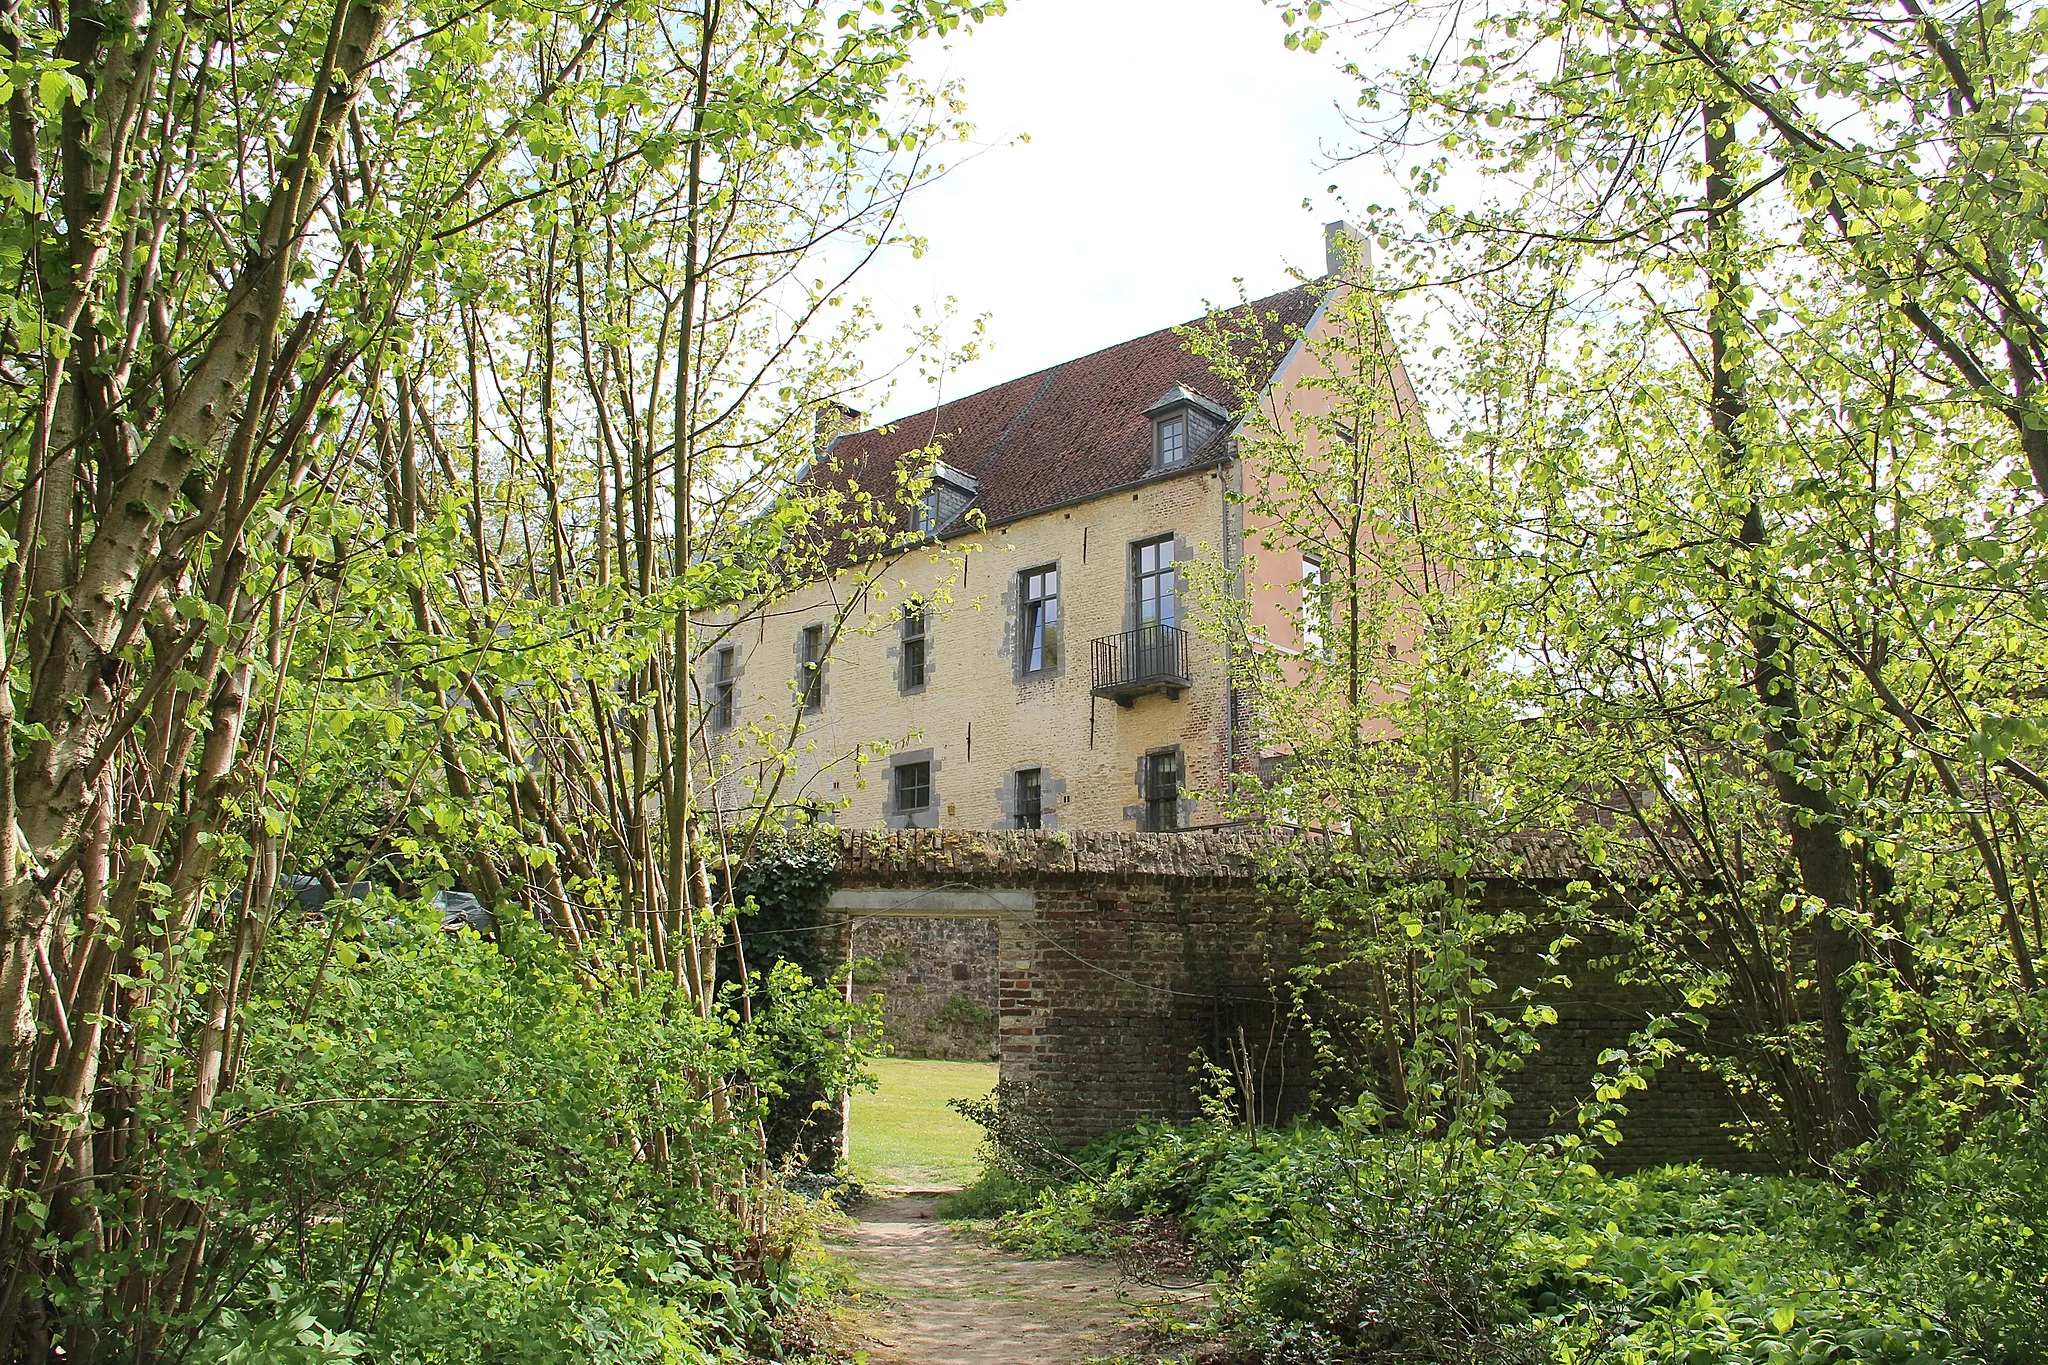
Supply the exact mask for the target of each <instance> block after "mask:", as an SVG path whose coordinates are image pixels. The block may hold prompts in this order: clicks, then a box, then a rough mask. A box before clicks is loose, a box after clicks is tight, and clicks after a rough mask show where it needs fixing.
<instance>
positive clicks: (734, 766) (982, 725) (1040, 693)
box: [702, 465, 1236, 829]
mask: <svg viewBox="0 0 2048 1365" xmlns="http://www.w3.org/2000/svg"><path fill="white" fill-rule="evenodd" d="M1234 469H1235V466H1234V465H1226V466H1223V467H1221V468H1218V467H1211V468H1208V469H1199V470H1194V471H1191V472H1186V473H1181V474H1179V475H1176V476H1169V477H1161V478H1157V479H1153V480H1150V481H1148V482H1146V483H1144V484H1141V485H1140V486H1138V487H1137V488H1134V489H1126V490H1122V491H1119V492H1116V493H1113V494H1111V495H1109V496H1107V497H1103V498H1098V499H1095V500H1093V501H1091V502H1086V503H1081V504H1079V505H1077V506H1074V507H1069V508H1063V509H1057V510H1054V511H1050V512H1043V513H1040V514H1038V515H1036V516H1032V517H1028V518H1024V519H1022V520H1019V521H1018V522H1016V523H1014V524H1012V525H1009V526H999V527H998V526H991V527H988V528H986V529H985V530H981V531H976V532H972V533H970V534H967V535H963V536H958V537H954V538H950V539H947V540H945V541H943V542H940V543H939V544H938V545H936V546H934V547H931V548H928V549H921V550H916V551H912V552H910V553H907V554H906V555H904V556H903V557H902V558H901V559H900V560H898V561H897V562H896V563H894V564H892V565H891V566H889V568H888V569H887V570H886V571H884V572H882V573H880V574H879V575H877V576H876V577H875V579H874V581H873V583H872V586H870V587H867V588H866V590H865V591H863V582H864V580H865V578H866V577H867V575H865V574H861V573H858V572H849V573H846V574H841V575H839V576H838V577H836V578H835V579H833V580H831V581H830V582H829V583H821V584H818V585H816V586H815V587H811V588H807V589H804V590H802V591H800V592H798V593H795V594H792V595H791V596H789V597H786V598H783V599H781V600H779V601H777V602H775V603H773V604H770V605H769V606H767V607H765V608H763V609H762V610H760V611H757V612H754V613H752V614H751V615H750V616H749V617H748V618H746V619H745V620H743V621H741V622H739V623H737V624H736V625H735V626H734V627H733V628H732V630H731V633H730V634H729V635H727V636H725V637H724V640H723V642H722V643H723V644H724V645H725V646H729V647H731V648H732V649H733V650H734V651H735V654H736V658H735V660H734V662H735V663H736V664H737V670H736V672H737V677H736V679H735V684H734V689H733V699H734V708H733V709H734V715H733V722H734V724H733V727H732V729H731V731H730V732H728V737H727V740H726V742H725V743H724V744H723V745H722V746H721V754H722V761H723V762H724V763H725V764H726V765H727V766H728V770H729V771H728V776H727V778H726V780H725V782H724V783H723V784H722V787H721V793H720V796H721V801H722V802H723V803H724V804H725V805H726V806H727V807H728V808H733V807H736V806H738V805H743V804H746V803H748V802H749V801H750V800H751V799H753V793H752V792H751V791H750V790H749V786H750V784H751V785H759V784H761V783H764V782H765V781H768V780H771V778H772V770H770V769H766V768H764V767H763V766H762V765H761V764H760V763H759V762H758V754H759V753H760V752H762V751H763V749H764V746H772V745H774V744H775V743H776V742H777V741H778V740H780V739H783V738H786V737H787V736H788V735H790V734H791V733H797V734H798V739H797V742H796V749H797V753H796V755H795V762H794V765H793V768H792V770H791V771H790V773H789V774H788V776H787V777H786V778H785V779H784V786H783V789H782V791H781V793H780V794H779V795H780V799H783V800H796V801H808V802H812V803H815V804H816V805H818V806H819V807H821V808H823V809H824V810H825V811H827V812H830V818H831V819H832V820H834V821H835V822H836V823H838V824H841V825H844V826H847V827H850V828H879V827H883V826H885V825H894V826H903V825H912V824H914V825H915V826H916V827H917V828H935V827H944V828H960V829H1010V828H1015V827H1016V822H1015V816H1014V812H1013V811H1012V810H1011V809H1010V807H1011V803H1012V799H1013V796H1014V791H1015V787H1014V781H1015V774H1016V772H1017V770H1018V769H1020V768H1038V769H1040V770H1041V772H1042V774H1043V776H1042V778H1041V782H1042V794H1043V805H1044V827H1045V828H1047V829H1136V828H1137V827H1138V824H1139V809H1140V807H1141V806H1142V793H1141V790H1140V786H1139V780H1140V777H1139V769H1140V765H1141V762H1142V761H1143V757H1144V756H1145V755H1146V754H1148V753H1153V752H1157V751H1161V750H1175V749H1177V750H1178V751H1179V753H1180V755H1181V760H1182V764H1183V769H1182V770H1183V773H1184V777H1183V785H1184V786H1185V787H1186V788H1188V789H1189V791H1190V799H1188V800H1185V801H1183V803H1182V807H1181V810H1180V812H1179V814H1180V821H1181V823H1182V824H1183V825H1201V824H1207V823H1212V822H1214V821H1215V819H1216V816H1215V814H1214V811H1213V807H1211V805H1210V804H1209V803H1208V802H1206V801H1202V800H1198V799H1193V798H1192V793H1194V792H1198V791H1203V790H1210V789H1213V787H1214V786H1215V784H1216V783H1217V781H1218V779H1219V777H1220V775H1221V772H1222V764H1223V756H1224V743H1225V723H1224V702H1225V697H1224V693H1225V687H1224V670H1223V667H1222V659H1221V651H1220V647H1219V646H1218V645H1216V644H1215V643H1213V642H1212V641H1209V640H1207V639H1204V638H1202V637H1201V634H1200V632H1199V631H1198V630H1196V629H1193V628H1192V622H1191V616H1192V612H1193V609H1194V604H1193V602H1192V598H1191V594H1190V593H1189V591H1188V589H1187V587H1186V586H1185V584H1183V587H1182V594H1181V620H1182V622H1183V624H1185V625H1189V626H1190V628H1189V629H1188V631H1187V647H1188V652H1189V656H1190V658H1189V664H1190V670H1189V671H1190V674H1191V677H1192V679H1193V686H1191V687H1190V688H1189V689H1187V690H1186V691H1184V692H1182V693H1181V694H1180V696H1179V697H1178V698H1169V697H1167V696H1165V695H1152V696H1144V697H1139V698H1137V699H1136V700H1135V701H1133V702H1132V704H1131V705H1130V706H1129V707H1124V706H1120V705H1118V704H1117V703H1116V702H1114V701H1111V700H1107V699H1103V698H1097V697H1093V696H1091V695H1090V690H1089V689H1090V642H1091V641H1093V640H1095V639H1096V638H1097V637H1100V636H1107V635H1113V634H1117V633H1119V632H1122V631H1125V630H1129V629H1131V628H1132V627H1133V626H1134V625H1135V624H1136V623H1135V618H1134V617H1133V615H1132V613H1133V612H1134V610H1135V608H1134V604H1133V602H1132V590H1131V567H1130V565H1131V547H1132V546H1133V545H1134V544H1136V543H1139V542H1142V541H1146V540H1151V539H1154V538H1156V537H1160V536H1168V535H1170V536H1172V537H1173V538H1174V545H1175V549H1176V552H1177V555H1178V562H1179V564H1180V566H1181V568H1182V569H1183V571H1185V569H1186V568H1187V567H1188V566H1189V565H1190V563H1191V562H1192V561H1193V560H1194V558H1195V557H1196V556H1197V555H1202V556H1214V555H1216V554H1217V553H1218V552H1219V549H1220V547H1221V545H1222V544H1223V542H1224V539H1225V536H1224V521H1223V518H1224V515H1225V511H1226V508H1227V507H1229V504H1228V500H1227V499H1226V498H1225V496H1224V491H1223V480H1224V479H1225V478H1226V477H1230V474H1229V472H1227V471H1233V470H1234ZM1229 510H1230V511H1231V513H1232V515H1233V517H1234V516H1235V512H1236V509H1235V508H1234V507H1229ZM1048 565H1051V566H1057V568H1058V569H1059V618H1060V619H1059V625H1060V631H1059V641H1058V650H1057V654H1056V661H1055V663H1054V664H1053V665H1052V666H1051V667H1049V668H1045V669H1043V670H1040V671H1037V672H1031V673H1026V672H1024V671H1023V669H1022V667H1021V657H1022V653H1023V629H1024V628H1023V623H1022V619H1021V606H1020V601H1019V597H1020V586H1019V579H1020V575H1022V574H1023V573H1024V572H1026V571H1027V570H1036V569H1039V568H1042V567H1045V566H1048ZM849 597H853V598H856V599H857V600H854V601H852V602H849ZM911 598H916V599H919V600H922V601H925V602H927V603H929V604H930V608H929V614H928V620H927V627H926V640H927V644H926V651H927V663H926V681H925V683H924V685H923V686H922V687H921V688H915V689H905V688H904V687H903V686H902V673H901V665H902V658H901V636H902V627H901V615H902V607H903V604H904V602H905V601H906V600H909V599H911ZM842 604H845V607H844V610H843V612H842ZM842 614H843V616H844V624H843V626H841V627H840V629H839V634H838V639H837V641H836V643H835V644H833V646H832V647H831V649H830V650H829V653H828V654H827V657H826V662H825V666H824V669H823V675H822V679H821V682H822V692H823V698H822V704H821V705H820V706H819V707H818V709H817V710H815V711H813V712H810V713H808V714H802V715H799V707H798V694H797V688H796V678H797V674H798V657H799V655H798V650H799V641H800V638H801V635H802V632H803V631H804V629H805V628H806V627H821V628H822V629H823V631H824V632H825V633H826V634H827V635H828V636H829V635H830V634H831V632H832V630H833V626H834V621H835V617H838V616H841V615H842ZM706 658H707V660H708V661H709V662H707V665H706V668H705V670H704V672H703V675H702V676H703V678H704V680H705V686H706V687H707V690H708V689H709V687H710V680H711V675H712V671H713V670H714V669H715V668H716V647H714V648H713V649H712V650H711V651H709V652H708V653H707V655H706ZM749 727H758V730H763V731H766V735H765V736H763V735H760V734H759V733H751V734H750V733H749ZM734 736H744V738H741V739H738V740H735V739H734V738H733V737H734ZM877 744H881V745H886V746H887V747H888V749H889V751H890V752H889V753H888V754H887V755H886V756H882V757H864V756H863V751H864V750H866V749H870V748H872V746H875V745H877ZM750 755H752V756H753V758H754V760H755V761H749V760H750ZM927 760H928V761H929V762H930V763H931V772H932V789H933V796H932V801H931V804H930V805H929V807H927V808H926V809H925V810H923V811H921V812H918V813H916V815H914V816H903V815H899V814H898V813H896V812H894V811H892V810H891V809H890V807H891V805H892V804H893V803H892V802H891V800H890V797H891V787H890V778H889V771H890V769H891V767H892V766H894V764H895V763H896V762H899V761H927Z"/></svg>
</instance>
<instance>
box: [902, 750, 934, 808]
mask: <svg viewBox="0 0 2048 1365" xmlns="http://www.w3.org/2000/svg"><path fill="white" fill-rule="evenodd" d="M931 804H932V765H931V763H930V762H929V761H928V760H927V761H922V762H917V763H898V764H897V765H896V813H897V814H898V815H908V814H909V813H910V812H912V811H919V810H925V809H927V808H929V807H930V806H931Z"/></svg>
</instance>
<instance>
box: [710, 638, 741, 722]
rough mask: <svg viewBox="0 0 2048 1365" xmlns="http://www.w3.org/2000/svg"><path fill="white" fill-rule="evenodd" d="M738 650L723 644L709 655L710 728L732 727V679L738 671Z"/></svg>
mask: <svg viewBox="0 0 2048 1365" xmlns="http://www.w3.org/2000/svg"><path fill="white" fill-rule="evenodd" d="M739 656H740V652H739V650H738V649H736V648H734V647H733V646H732V645H725V646H723V647H722V648H720V649H719V651H718V652H717V653H716V654H714V655H712V656H711V728H712V729H713V730H730V729H732V689H733V679H734V678H735V677H737V676H738V673H739Z"/></svg>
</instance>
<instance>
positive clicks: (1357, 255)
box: [1323, 218, 1372, 275]
mask: <svg viewBox="0 0 2048 1365" xmlns="http://www.w3.org/2000/svg"><path fill="white" fill-rule="evenodd" d="M1371 264H1372V243H1371V242H1368V241H1367V240H1365V237H1364V235H1363V234H1362V233H1360V232H1359V230H1358V229H1357V228H1355V227H1353V226H1351V224H1350V223H1349V222H1347V221H1345V220H1344V219H1342V218H1339V219H1338V220H1337V221H1336V222H1334V223H1325V224H1323V273H1324V274H1325V275H1341V274H1343V273H1344V271H1345V269H1346V268H1347V267H1350V266H1369V265H1371Z"/></svg>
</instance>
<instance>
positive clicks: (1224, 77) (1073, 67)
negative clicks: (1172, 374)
mask: <svg viewBox="0 0 2048 1365" xmlns="http://www.w3.org/2000/svg"><path fill="white" fill-rule="evenodd" d="M1284 32H1285V30H1284V28H1283V27H1282V25H1281V22H1280V19H1279V16H1278V14H1277V13H1276V12H1275V11H1274V10H1272V9H1270V8H1267V7H1266V6H1265V5H1262V4H1260V3H1259V0H1010V12H1009V13H1008V14H1006V15H1004V16H1002V17H1001V18H999V19H997V20H995V21H994V22H992V23H990V24H988V25H987V26H986V27H984V28H983V29H981V30H980V31H979V32H977V33H975V34H974V35H972V36H971V37H968V38H965V39H959V40H956V41H953V42H951V43H949V44H947V45H946V46H945V47H943V48H941V47H938V46H936V45H935V46H934V48H933V49H932V50H931V51H930V52H929V53H928V54H927V58H928V60H927V61H926V62H924V63H923V66H922V70H923V72H924V74H925V75H926V76H927V77H928V78H933V79H936V78H939V77H941V76H943V75H947V74H951V75H954V76H958V77H960V78H961V79H962V80H963V81H964V82H965V84H966V96H967V101H968V106H969V114H970V117H971V118H972V120H973V122H974V124H975V128H976V142H977V144H978V145H979V148H980V150H978V151H976V152H975V153H974V154H973V155H972V158H971V159H968V160H965V162H964V164H959V165H957V168H956V169H955V170H953V171H952V172H951V173H950V174H949V175H948V176H947V177H946V178H945V179H944V180H942V181H941V182H939V183H938V184H936V185H933V186H931V187H929V188H927V189H925V190H922V191H920V192H919V193H918V195H916V196H914V197H913V200H912V206H911V209H910V217H911V219H912V225H913V227H914V228H915V229H916V230H917V231H919V232H921V233H922V234H923V235H924V236H925V237H927V238H928V239H929V241H930V246H931V249H930V251H929V252H928V253H927V254H926V255H925V256H924V257H923V258H922V259H920V260H912V259H911V258H910V257H909V255H908V253H907V252H906V253H899V254H897V255H896V256H894V257H891V258H887V259H885V260H883V261H880V262H877V264H876V265H875V266H874V267H873V269H872V270H871V272H870V273H868V274H865V275H863V276H862V278H861V280H860V282H859V283H858V285H857V286H856V288H857V292H860V293H865V294H867V295H869V296H870V297H871V298H872V299H873V300H874V302H875V305H876V307H877V309H878V311H879V312H880V314H881V316H882V317H883V318H885V319H891V320H896V319H904V318H907V317H908V316H909V314H910V310H911V309H912V308H913V307H914V306H919V305H921V306H923V307H924V309H925V310H926V312H927V314H929V313H931V312H932V311H933V310H934V308H935V307H936V306H937V305H938V304H939V303H940V302H941V301H943V300H944V299H945V298H946V297H947V296H949V295H950V296H952V297H954V298H956V299H957V300H958V301H959V305H958V306H959V309H960V313H961V315H962V321H961V322H960V323H958V324H956V326H955V328H954V331H955V333H956V334H959V335H965V334H966V332H967V324H966V322H965V319H967V318H971V317H973V316H975V315H977V314H987V315H988V344H987V346H986V347H985V349H984V355H983V357H982V358H981V359H980V360H978V361H976V362H975V363H973V364H972V365H970V366H967V367H965V368H962V369H959V370H955V371H954V372H953V373H952V374H950V375H949V376H947V378H946V380H945V396H946V397H947V398H957V397H959V396H961V395H963V394H968V393H972V392H975V391H976V390H979V389H984V388H987V387H988V386H989V385H991V384H996V383H1000V382H1001V381H1003V380H1005V379H1009V378H1012V377H1014V376H1017V375H1021V374H1028V373H1030V372H1032V371H1033V370H1037V369H1042V368H1044V367H1045V366H1047V365H1052V364H1055V363H1057V362H1059V361H1062V360H1066V359H1070V358H1072V357H1074V356H1078V355H1084V354H1086V353H1087V352H1089V351H1092V350H1096V349H1098V348H1100V347H1103V346H1107V345H1110V344H1112V343H1114V342H1117V341H1121V340H1124V339H1125V338H1128V337H1133V336H1138V335H1140V334H1142V333H1145V332H1149V331H1152V330H1155V329H1157V328H1159V327H1164V326H1169V325H1171V324H1173V323H1177V322H1183V321H1186V320H1187V319H1189V318H1191V317H1194V316H1196V315H1198V314H1199V313H1200V312H1201V311H1202V309H1203V306H1204V304H1205V303H1206V302H1209V301H1215V302H1228V301H1230V300H1232V299H1234V298H1235V297H1236V293H1237V286H1236V284H1235V281H1236V280H1237V279H1238V278H1240V277H1241V278H1242V279H1243V280H1244V282H1245V287H1246V288H1247V289H1249V290H1250V291H1251V293H1252V294H1253V296H1254V297H1256V296H1257V295H1260V294H1265V293H1272V292H1274V291H1276V290H1280V289H1285V288H1287V287H1288V286H1289V284H1290V283H1291V279H1290V277H1289V275H1288V267H1289V266H1294V267H1297V268H1299V269H1302V270H1304V271H1306V272H1307V273H1309V274H1311V275H1314V274H1320V273H1321V271H1322V260H1323V241H1322V226H1321V225H1322V224H1323V223H1324V222H1325V221H1327V220H1329V219H1332V218H1337V217H1341V216H1344V208H1343V205H1342V204H1341V203H1340V202H1338V200H1336V199H1333V198H1332V196H1331V195H1330V194H1329V192H1328V186H1330V185H1331V184H1333V183H1334V184H1337V185H1338V186H1340V188H1341V191H1342V193H1343V194H1344V195H1345V196H1347V197H1348V199H1349V200H1350V202H1352V203H1354V204H1358V205H1363V204H1368V203H1371V202H1374V201H1375V200H1386V199H1388V198H1389V197H1390V196H1389V194H1388V187H1387V184H1386V181H1385V180H1384V178H1383V173H1382V172H1380V171H1379V170H1378V169H1377V168H1376V167H1370V166H1367V165H1364V164H1359V165H1351V166H1342V167H1337V168H1334V169H1333V168H1332V166H1331V165H1330V157H1329V153H1330V152H1332V151H1334V150H1336V149H1337V148H1339V147H1341V146H1342V144H1343V137H1344V130H1343V125H1342V122H1341V118H1340V109H1339V106H1340V105H1342V106H1346V107H1348V106H1349V105H1350V104H1351V102H1352V101H1353V100H1354V99H1355V97H1356V91H1355V88H1354V86H1353V85H1352V83H1351V82H1350V81H1349V80H1348V79H1346V78H1345V77H1344V76H1342V75H1341V74H1340V73H1339V72H1338V71H1337V70H1336V63H1335V61H1334V60H1332V59H1331V57H1330V56H1329V55H1328V53H1327V52H1325V53H1324V54H1322V55H1309V54H1307V53H1301V52H1289V51H1287V50H1286V48H1285V47H1283V46H1282V43H1281V39H1282V36H1283V34H1284ZM1018 134H1028V135H1029V139H1030V140H1029V141H1028V142H1024V141H1021V140H1019V139H1018V136H1017V135H1018ZM965 155H966V153H965V152H961V153H956V155H955V157H954V161H955V162H956V163H957V162H960V161H961V160H962V157H963V156H965ZM1304 200H1307V201H1309V204H1310V206H1309V207H1304V205H1303V201H1304ZM902 344H903V337H902V334H901V333H900V332H898V333H894V334H892V336H891V337H890V338H889V339H888V340H887V341H886V342H883V343H878V344H877V346H876V347H875V348H874V349H873V351H872V353H871V356H870V363H871V366H872V367H873V368H874V369H876V370H881V369H885V368H887V367H889V366H890V365H891V364H892V363H893V362H895V361H896V360H897V359H898V358H899V357H900V355H901V351H902ZM932 398H933V393H932V391H931V389H930V387H929V386H928V385H927V384H926V382H925V381H924V380H923V379H921V378H920V377H919V376H918V375H917V374H916V373H915V372H914V371H905V372H901V373H899V374H898V376H897V379H896V381H895V386H894V389H893V392H891V393H890V394H889V395H888V397H887V398H886V399H877V398H871V399H870V400H869V401H868V404H867V405H868V406H869V407H870V409H871V410H872V411H873V415H875V416H877V417H887V416H893V415H899V414H903V413H907V412H913V411H917V410H919V409H921V408H924V407H927V406H929V405H930V403H931V401H932Z"/></svg>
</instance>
